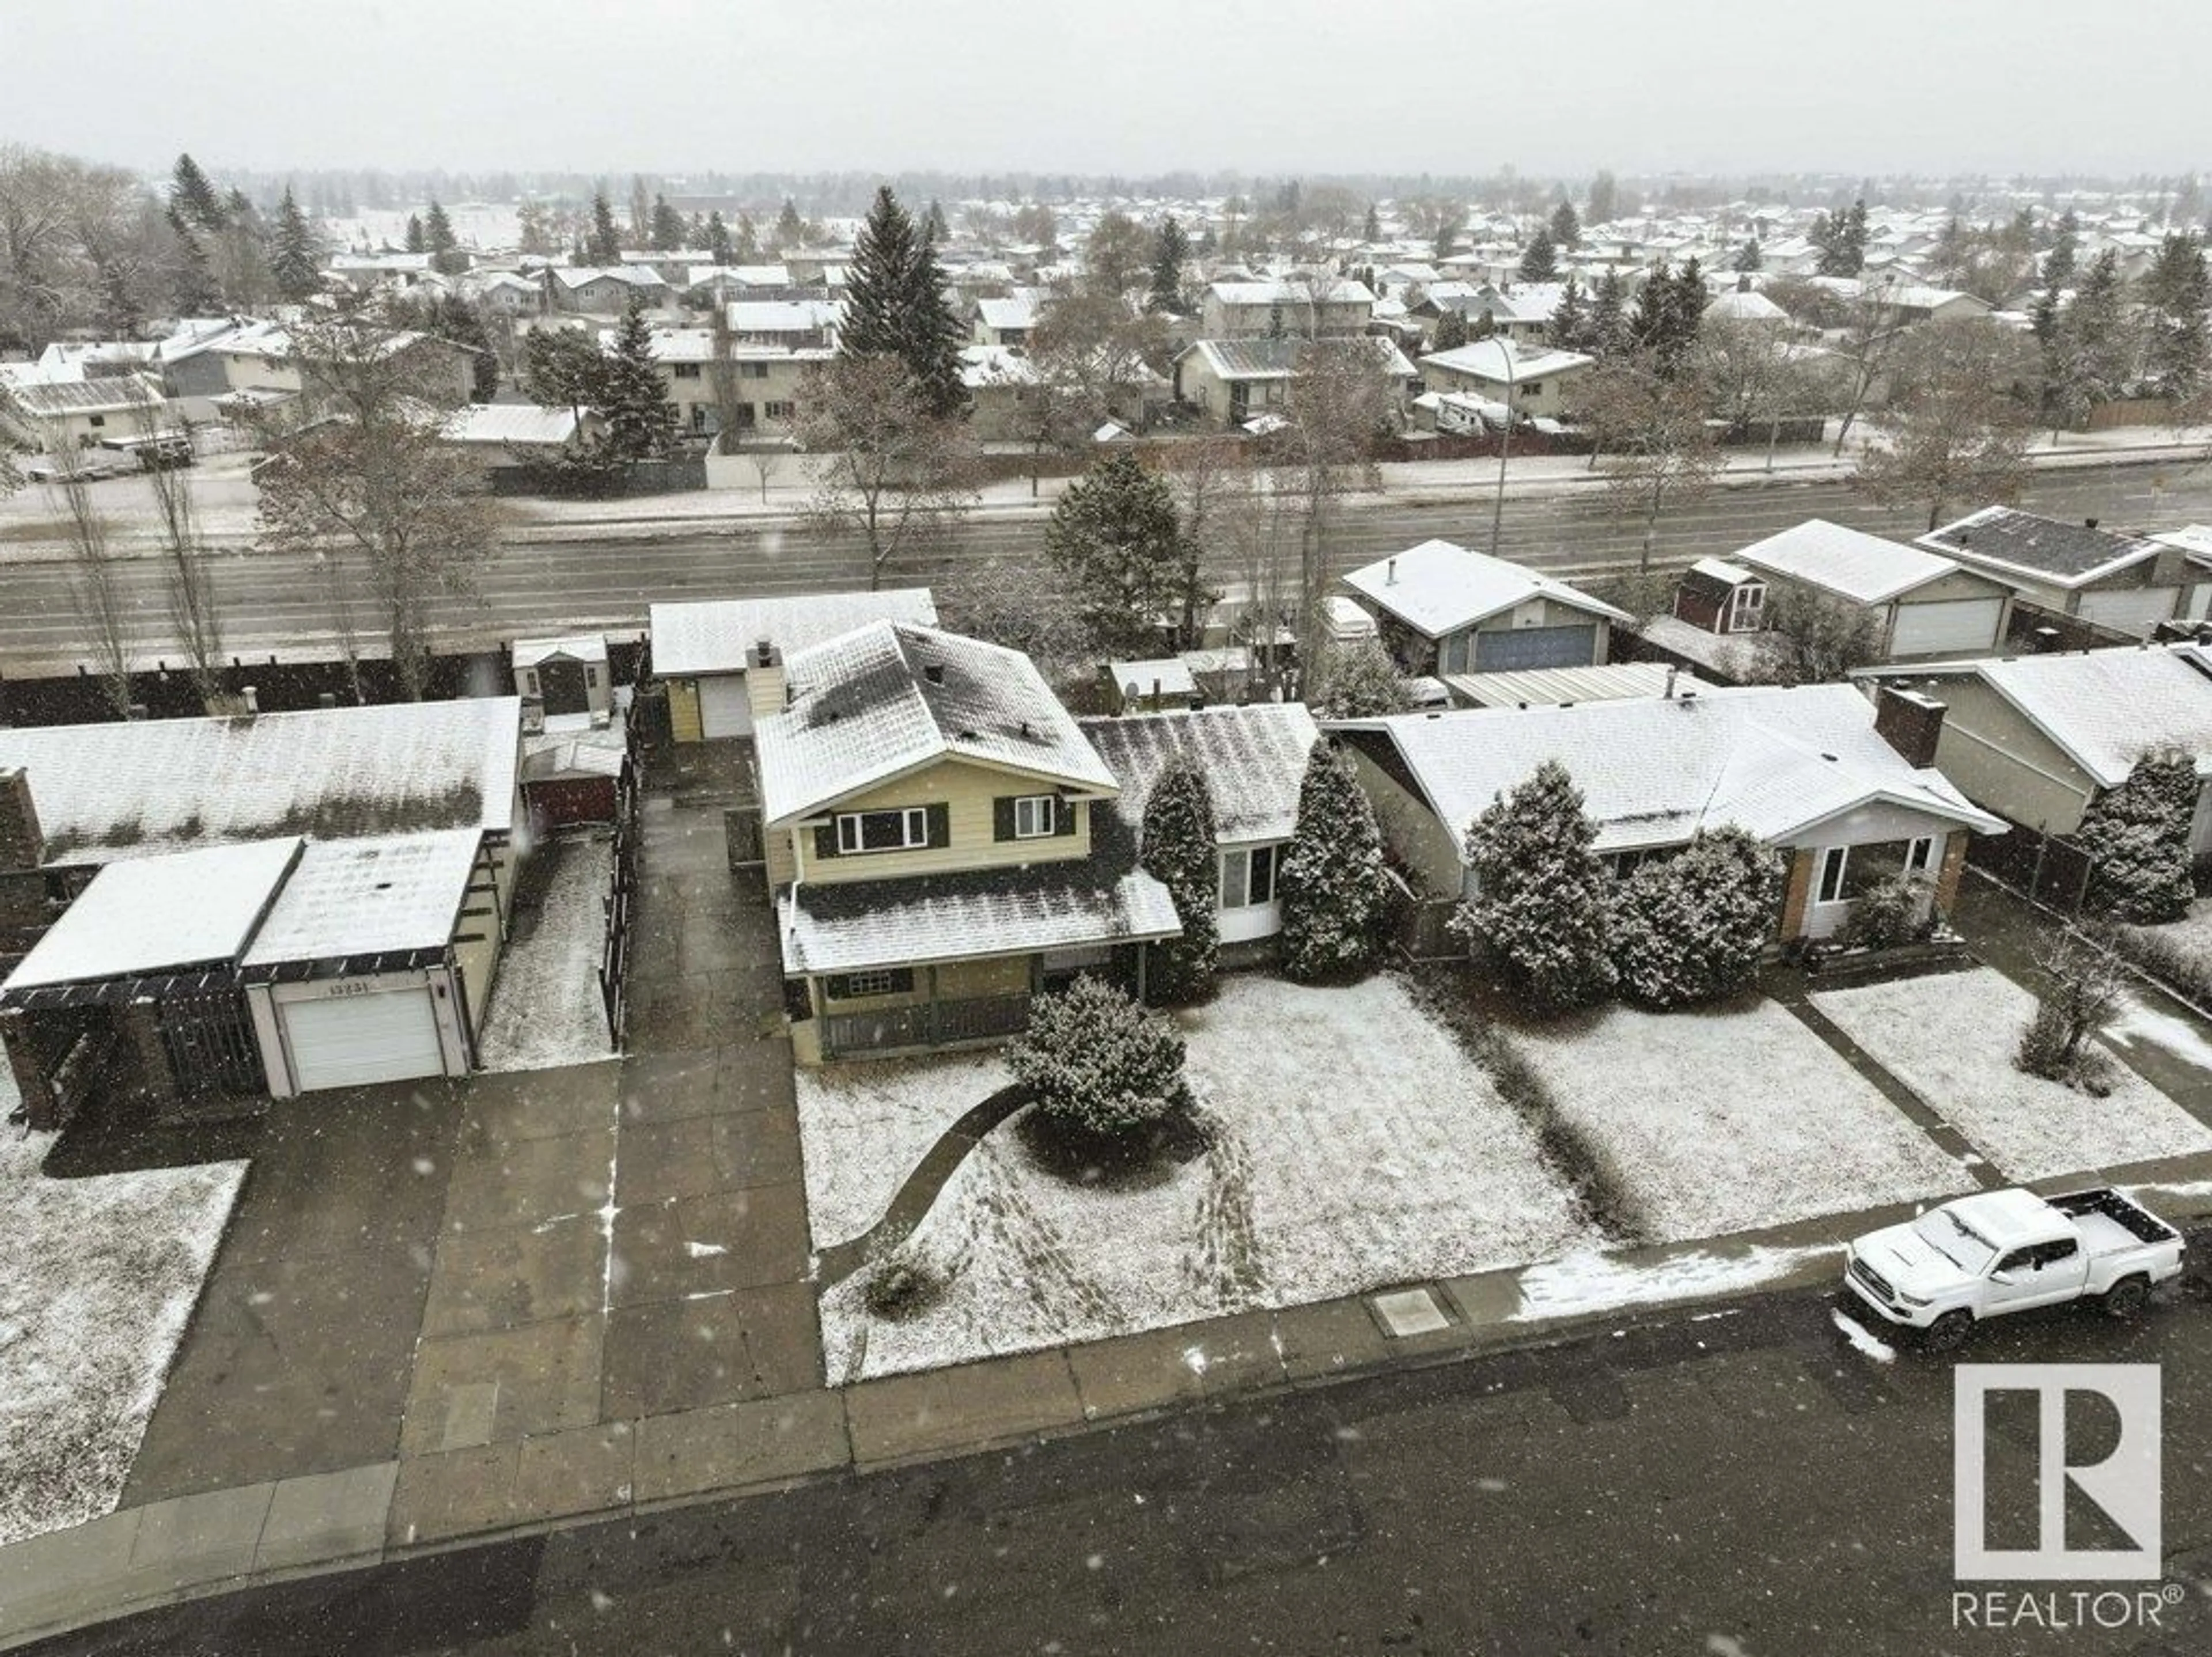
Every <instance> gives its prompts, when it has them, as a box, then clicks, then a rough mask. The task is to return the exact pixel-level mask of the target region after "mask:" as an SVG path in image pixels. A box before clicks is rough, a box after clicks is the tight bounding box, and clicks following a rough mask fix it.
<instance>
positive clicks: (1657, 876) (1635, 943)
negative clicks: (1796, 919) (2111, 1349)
mask: <svg viewBox="0 0 2212 1657" xmlns="http://www.w3.org/2000/svg"><path fill="white" fill-rule="evenodd" d="M1781 890H1782V875H1781V871H1780V869H1779V868H1778V866H1777V862H1776V859H1775V857H1774V855H1773V854H1772V853H1771V852H1769V851H1767V850H1765V848H1763V847H1762V846H1760V845H1759V843H1758V842H1757V841H1756V840H1754V839H1753V838H1751V836H1749V835H1748V834H1747V833H1745V832H1743V831H1742V830H1741V829H1734V828H1730V829H1720V830H1717V831H1716V832H1711V833H1705V832H1699V834H1698V835H1697V836H1696V837H1695V838H1692V840H1691V842H1690V844H1688V845H1687V846H1686V847H1685V848H1684V849H1683V850H1681V851H1680V852H1679V853H1677V854H1676V855H1675V856H1672V857H1668V858H1664V859H1655V860H1652V861H1650V862H1645V863H1644V864H1643V865H1642V866H1641V867H1639V868H1638V869H1637V870H1636V871H1635V872H1634V873H1633V874H1631V875H1629V877H1628V878H1627V879H1626V880H1623V881H1622V882H1620V885H1619V886H1616V887H1615V888H1614V890H1613V905H1612V910H1611V915H1610V921H1611V928H1612V935H1613V966H1614V969H1615V971H1616V972H1618V973H1619V975H1620V986H1621V990H1622V991H1623V992H1624V993H1625V994H1626V995H1627V996H1630V997H1631V998H1632V999H1633V1000H1636V1001H1638V1002H1643V1003H1644V1005H1646V1006H1648V1007H1659V1008H1668V1007H1687V1006H1692V1005H1694V1004H1696V1003H1697V1002H1708V1001H1715V1000H1718V999H1719V998H1720V997H1722V996H1730V995H1733V994H1735V992H1736V991H1737V990H1741V989H1742V988H1743V987H1744V986H1745V985H1746V984H1749V983H1750V982H1751V980H1752V978H1753V976H1754V975H1755V974H1756V973H1757V972H1758V971H1759V955H1760V953H1761V952H1762V951H1763V950H1764V949H1765V947H1766V940H1767V937H1768V935H1770V934H1771V932H1772V931H1773V929H1774V912H1775V905H1776V904H1777V903H1778V902H1779V901H1780V898H1781Z"/></svg>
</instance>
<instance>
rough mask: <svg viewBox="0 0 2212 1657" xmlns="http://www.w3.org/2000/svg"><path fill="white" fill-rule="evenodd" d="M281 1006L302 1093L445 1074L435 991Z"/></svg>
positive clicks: (329, 998)
mask: <svg viewBox="0 0 2212 1657" xmlns="http://www.w3.org/2000/svg"><path fill="white" fill-rule="evenodd" d="M277 1005H278V1006H279V1007H280V1008H283V1017H284V1034H285V1037H286V1040H287V1044H288V1045H289V1046H290V1048H291V1050H292V1065H293V1069H294V1070H295V1072H296V1074H297V1075H298V1077H299V1082H300V1091H301V1093H313V1092H314V1091H316V1090H317V1089H318V1088H321V1087H361V1086H362V1085H364V1084H365V1083H368V1082H372V1081H408V1080H410V1078H412V1077H415V1076H435V1075H444V1074H445V1072H446V1061H445V1055H444V1054H443V1053H442V1052H441V1051H440V1050H439V1047H438V1020H437V1018H436V1016H435V1014H433V1013H432V1012H431V1010H430V992H429V991H428V990H425V989H422V987H420V986H419V985H418V986H416V987H413V988H410V989H406V990H377V991H374V992H372V993H370V994H368V995H364V996H322V997H318V998H317V999H315V1000H313V1001H288V1002H278V1003H277Z"/></svg>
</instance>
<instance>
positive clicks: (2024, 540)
mask: <svg viewBox="0 0 2212 1657" xmlns="http://www.w3.org/2000/svg"><path fill="white" fill-rule="evenodd" d="M1918 545H1922V546H1924V547H1926V548H1928V549H1929V551H1933V552H1941V553H1942V554H1944V555H1945V556H1946V557H1954V558H1959V559H1962V560H1964V561H1965V562H1966V563H1968V564H1977V565H1987V566H1990V567H1993V568H1996V569H1999V570H2009V571H2014V572H2016V573H2017V574H2020V575H2023V576H2030V577H2032V578H2033V579H2034V580H2036V581H2039V582H2050V583H2051V584H2053V585H2056V586H2059V587H2064V588H2075V587H2084V586H2087V585H2088V584H2089V583H2090V582H2095V581H2099V580H2101V579H2103V578H2104V577H2105V576H2109V575H2111V574H2112V572H2113V571H2114V570H2124V569H2126V568H2127V567H2128V566H2129V565H2130V564H2140V563H2142V561H2143V560H2144V559H2145V558H2154V557H2157V556H2158V551H2159V549H2158V544H2157V543H2156V542H2155V541H2150V540H2146V539H2143V538H2142V536H2140V535H2130V534H2125V533H2122V532H2120V531H2118V530H2113V529H2103V528H2100V527H2097V526H2095V525H2093V524H2089V523H2076V522H2075V521H2072V520H2070V519H2064V518H2046V517H2045V516H2043V515H2042V514H2040V513H2037V512H2022V511H2021V510H2020V509H2018V508H2017V507H2009V506H1985V507H1984V508H1983V509H1981V510H1980V511H1978V512H1970V513H1968V514H1967V515H1966V516H1965V517H1963V518H1961V519H1960V520H1959V521H1957V522H1955V523H1948V524H1945V525H1944V526H1943V527H1942V528H1941V529H1936V530H1931V531H1930V532H1929V533H1927V534H1925V535H1923V536H1922V537H1921V538H1920V539H1919V542H1918Z"/></svg>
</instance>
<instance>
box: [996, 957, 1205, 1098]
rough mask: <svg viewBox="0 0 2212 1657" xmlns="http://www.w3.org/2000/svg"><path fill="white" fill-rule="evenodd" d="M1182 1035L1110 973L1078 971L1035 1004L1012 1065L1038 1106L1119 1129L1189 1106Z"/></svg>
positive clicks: (1011, 1051)
mask: <svg viewBox="0 0 2212 1657" xmlns="http://www.w3.org/2000/svg"><path fill="white" fill-rule="evenodd" d="M1182 1059H1183V1045H1182V1037H1181V1036H1179V1035H1177V1034H1176V1033H1175V1030H1174V1028H1173V1027H1172V1026H1170V1024H1169V1023H1168V1021H1167V1020H1165V1019H1163V1018H1160V1017H1158V1016H1157V1015H1156V1014H1151V1013H1147V1012H1146V1010H1145V1009H1144V1008H1142V1007H1140V1006H1139V1005H1138V1004H1137V1002H1135V1001H1134V1000H1133V999H1132V998H1131V997H1130V996H1127V995H1125V994H1124V993H1123V992H1122V991H1121V990H1117V989H1115V987H1114V986H1113V985H1112V984H1108V983H1106V982H1104V981H1103V979H1099V978H1089V977H1085V978H1078V979H1077V980H1076V981H1075V982H1074V984H1072V985H1070V986H1069V987H1068V988H1067V989H1066V990H1060V991H1059V992H1058V993H1057V994H1054V995H1049V996H1039V997H1038V998H1037V999H1036V1002H1033V1003H1032V1004H1031V1006H1030V1027H1029V1029H1028V1030H1027V1031H1026V1032H1025V1033H1024V1034H1022V1035H1021V1036H1019V1037H1018V1038H1017V1039H1015V1040H1014V1042H1013V1043H1012V1045H1010V1046H1009V1047H1008V1048H1007V1049H1006V1064H1007V1068H1008V1069H1012V1071H1013V1073H1014V1075H1015V1077H1016V1078H1017V1079H1018V1080H1019V1081H1022V1082H1024V1083H1025V1084H1027V1086H1028V1087H1030V1090H1031V1091H1032V1092H1033V1093H1036V1101H1037V1108H1038V1109H1039V1110H1040V1111H1042V1112H1044V1113H1045V1114H1047V1115H1048V1116H1050V1117H1053V1118H1055V1119H1057V1120H1059V1121H1060V1122H1063V1123H1065V1124H1068V1125H1071V1126H1073V1127H1078V1128H1081V1129H1084V1130H1087V1131H1090V1132H1092V1133H1101V1134H1119V1133H1124V1132H1127V1130H1131V1129H1133V1128H1139V1127H1143V1126H1145V1125H1146V1124H1151V1123H1154V1122H1157V1121H1158V1120H1159V1119H1160V1118H1163V1117H1164V1116H1166V1115H1167V1114H1168V1113H1169V1112H1172V1111H1176V1110H1182V1109H1186V1108H1188V1106H1189V1103H1190V1092H1189V1088H1188V1086H1187V1085H1186V1084H1185V1082H1184V1081H1183V1076H1182Z"/></svg>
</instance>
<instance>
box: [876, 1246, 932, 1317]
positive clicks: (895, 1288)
mask: <svg viewBox="0 0 2212 1657" xmlns="http://www.w3.org/2000/svg"><path fill="white" fill-rule="evenodd" d="M947 1287H949V1285H948V1283H947V1282H946V1279H945V1276H943V1274H941V1273H940V1272H939V1271H937V1270H935V1269H934V1268H933V1267H932V1266H930V1265H928V1264H927V1263H925V1262H923V1261H921V1260H916V1259H911V1258H908V1257H907V1256H905V1255H904V1254H892V1255H890V1256H889V1257H888V1258H884V1259H883V1260H880V1261H878V1262H877V1264H875V1265H874V1266H873V1267H872V1268H871V1269H870V1270H869V1272H868V1277H867V1281H866V1282H864V1283H862V1284H861V1285H860V1303H861V1304H862V1305H863V1306H865V1307H867V1309H868V1311H869V1312H870V1313H872V1315H874V1316H876V1317H878V1318H886V1319H898V1318H909V1317H912V1316H914V1315H915V1313H919V1312H921V1311H924V1310H926V1309H927V1307H929V1306H930V1305H931V1304H932V1303H933V1302H934V1301H936V1300H937V1299H938V1298H939V1296H940V1295H943V1294H944V1293H945V1289H946V1288H947Z"/></svg>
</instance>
